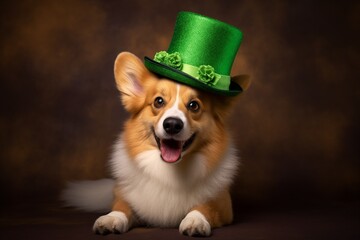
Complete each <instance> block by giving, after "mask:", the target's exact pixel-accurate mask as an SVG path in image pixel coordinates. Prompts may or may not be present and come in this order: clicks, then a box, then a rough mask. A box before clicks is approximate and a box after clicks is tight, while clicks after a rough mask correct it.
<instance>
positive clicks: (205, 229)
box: [179, 210, 211, 237]
mask: <svg viewBox="0 0 360 240" xmlns="http://www.w3.org/2000/svg"><path fill="white" fill-rule="evenodd" d="M179 231H180V233H182V234H184V235H188V236H204V237H207V236H210V234H211V226H210V224H209V222H208V221H207V220H206V218H205V217H204V215H202V213H200V212H199V211H196V210H194V211H191V212H190V213H188V214H187V215H186V217H185V218H184V219H183V220H182V221H181V223H180V227H179Z"/></svg>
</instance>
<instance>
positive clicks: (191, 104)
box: [187, 101, 200, 112]
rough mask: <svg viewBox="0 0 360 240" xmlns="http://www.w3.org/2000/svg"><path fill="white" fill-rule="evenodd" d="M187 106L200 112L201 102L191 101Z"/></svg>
mask: <svg viewBox="0 0 360 240" xmlns="http://www.w3.org/2000/svg"><path fill="white" fill-rule="evenodd" d="M187 108H188V109H189V110H190V111H192V112H198V111H199V109H200V104H199V103H198V102H197V101H191V102H189V104H188V106H187Z"/></svg>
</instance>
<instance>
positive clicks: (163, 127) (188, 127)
mask: <svg viewBox="0 0 360 240" xmlns="http://www.w3.org/2000/svg"><path fill="white" fill-rule="evenodd" d="M114 71H115V79H116V83H117V88H118V89H119V91H120V92H121V100H122V103H123V105H124V107H125V109H126V110H127V111H128V112H129V113H130V114H131V116H130V118H129V119H128V121H127V122H126V123H125V127H124V131H123V133H122V134H121V135H120V136H119V138H118V140H117V142H116V143H115V145H114V150H113V153H112V156H111V159H110V166H111V170H112V174H113V177H114V179H115V180H109V179H108V180H100V181H99V182H80V183H73V184H72V185H69V186H68V188H67V190H65V192H64V195H63V196H64V199H65V200H66V202H67V203H68V205H72V206H76V207H80V208H82V209H85V210H90V211H94V210H103V209H110V207H111V206H110V205H111V204H110V202H111V201H112V202H113V203H112V208H111V212H110V213H109V214H107V215H104V216H101V217H100V218H98V219H97V220H96V222H95V224H94V227H93V229H94V231H95V232H97V233H100V234H104V233H109V232H118V233H119V232H120V233H122V232H126V231H127V230H128V229H129V228H131V227H133V226H136V225H138V224H146V225H150V226H159V227H179V231H180V232H181V233H183V234H186V235H190V236H193V235H201V236H209V235H210V234H211V228H214V227H220V226H222V225H225V224H229V223H231V221H232V207H231V200H230V195H229V192H228V189H229V186H230V184H231V182H232V180H233V178H234V176H235V174H236V172H237V167H238V165H239V160H238V158H237V155H236V151H235V149H234V148H233V146H232V144H231V140H230V138H229V135H228V133H227V130H226V128H225V124H224V120H225V118H226V116H227V114H228V112H229V110H230V106H231V105H232V104H231V103H232V102H233V99H234V98H229V97H219V96H213V95H211V94H208V93H204V92H200V91H198V90H195V89H193V88H190V87H188V86H185V85H181V84H177V83H176V82H174V81H170V80H167V79H161V78H159V77H157V76H155V75H153V74H152V73H150V72H149V71H148V70H147V69H146V68H145V67H144V65H143V63H142V62H141V61H140V60H139V59H138V58H137V57H136V56H134V55H133V54H131V53H126V52H125V53H120V54H119V56H118V57H117V59H116V61H115V70H114ZM247 79H248V78H247V77H244V76H241V77H238V78H237V81H238V83H239V84H240V85H242V86H243V87H246V86H248V80H247ZM111 191H113V194H112V193H111ZM105 195H106V196H105Z"/></svg>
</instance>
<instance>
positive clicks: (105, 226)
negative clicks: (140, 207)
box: [93, 192, 133, 234]
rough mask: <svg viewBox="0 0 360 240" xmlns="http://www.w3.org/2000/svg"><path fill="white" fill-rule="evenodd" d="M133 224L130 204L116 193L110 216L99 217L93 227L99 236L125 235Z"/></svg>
mask: <svg viewBox="0 0 360 240" xmlns="http://www.w3.org/2000/svg"><path fill="white" fill-rule="evenodd" d="M132 223H133V213H132V210H131V208H130V206H129V204H128V203H127V202H126V201H125V200H124V199H123V198H122V197H121V195H120V194H119V193H117V192H115V199H114V204H113V207H112V211H111V212H110V213H109V214H106V215H103V216H101V217H99V218H98V219H97V220H96V221H95V223H94V226H93V231H94V232H95V233H97V234H108V233H124V232H127V231H128V230H129V228H130V227H131V225H132Z"/></svg>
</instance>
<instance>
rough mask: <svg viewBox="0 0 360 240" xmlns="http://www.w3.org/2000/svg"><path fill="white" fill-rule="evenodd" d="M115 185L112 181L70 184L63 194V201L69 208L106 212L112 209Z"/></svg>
mask: <svg viewBox="0 0 360 240" xmlns="http://www.w3.org/2000/svg"><path fill="white" fill-rule="evenodd" d="M114 185H115V181H114V180H112V179H100V180H95V181H78V182H69V183H68V184H67V186H66V188H65V190H64V191H63V192H62V194H61V200H63V201H64V203H65V206H67V207H75V208H78V209H81V210H84V211H89V212H106V211H109V210H110V209H111V205H112V202H113V188H114Z"/></svg>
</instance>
